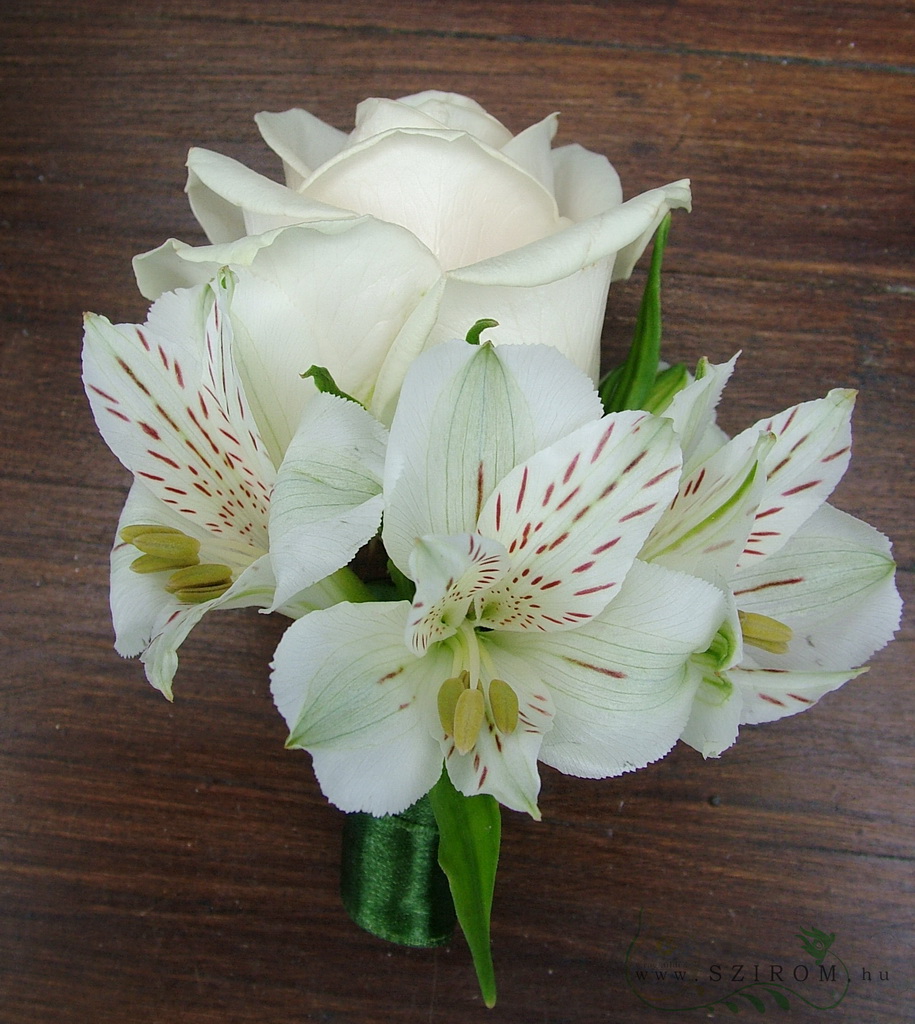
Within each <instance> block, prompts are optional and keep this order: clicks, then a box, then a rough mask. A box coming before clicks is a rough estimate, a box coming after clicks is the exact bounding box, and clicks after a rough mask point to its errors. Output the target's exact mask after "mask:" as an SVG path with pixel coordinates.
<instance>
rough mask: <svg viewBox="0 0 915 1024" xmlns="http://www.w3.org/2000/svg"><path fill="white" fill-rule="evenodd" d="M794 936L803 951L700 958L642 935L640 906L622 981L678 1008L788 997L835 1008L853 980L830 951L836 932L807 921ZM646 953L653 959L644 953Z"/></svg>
mask: <svg viewBox="0 0 915 1024" xmlns="http://www.w3.org/2000/svg"><path fill="white" fill-rule="evenodd" d="M795 938H797V939H800V941H801V949H802V953H801V954H797V953H796V952H795V953H793V954H791V955H789V956H788V957H787V958H786V959H785V960H784V961H782V962H780V963H766V964H760V963H747V964H736V963H735V964H721V963H710V964H704V963H702V962H700V961H697V959H696V957H695V956H693V955H691V954H686V953H685V951H684V950H683V949H681V948H680V947H679V946H678V945H677V944H676V943H675V942H672V941H671V940H669V939H665V938H662V939H658V940H655V941H653V942H650V943H649V942H646V941H644V940H643V939H642V913H641V911H640V912H639V924H638V930H637V931H636V934H635V938H634V939H633V940H632V942H631V943H630V945H629V949H628V950H627V952H626V983H627V984H628V985H629V988H630V989H632V991H633V992H634V993H635V995H636V996H638V998H639V999H640V1000H641V1001H642V1002H643V1003H646V1004H647V1005H648V1006H651V1007H653V1008H654V1009H656V1010H673V1011H678V1012H681V1013H682V1012H683V1011H684V1010H703V1009H709V1008H711V1007H713V1006H724V1007H725V1008H726V1009H728V1010H730V1011H731V1012H732V1013H739V1012H740V1010H741V1009H746V1008H747V1007H752V1008H753V1009H754V1010H756V1012H757V1013H765V1012H766V1009H767V1008H768V1007H769V1006H770V1005H775V1006H777V1007H778V1008H779V1009H781V1010H787V1009H790V1007H791V1001H792V1000H796V1001H799V1002H801V1003H804V1004H805V1005H806V1006H809V1007H811V1008H813V1009H816V1010H831V1009H833V1008H834V1007H836V1006H838V1005H839V1003H841V1002H842V1000H843V999H844V998H845V996H846V994H847V993H848V986H849V984H850V982H851V977H850V975H849V972H848V968H847V967H846V965H845V963H844V962H843V961H842V959H841V958H840V957H839V956H838V955H837V954H836V953H834V952H833V951H832V946H833V943H834V942H835V940H836V936H835V933H834V932H824V931H822V930H821V929H819V928H813V927H807V928H801V930H800V932H799V933H798V934H797V935H796V936H795ZM649 954H650V955H653V957H654V959H653V960H648V959H647V958H646V957H647V956H648V955H649ZM659 956H660V957H661V958H662V959H660V960H659V959H658V957H659Z"/></svg>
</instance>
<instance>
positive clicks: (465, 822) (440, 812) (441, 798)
mask: <svg viewBox="0 0 915 1024" xmlns="http://www.w3.org/2000/svg"><path fill="white" fill-rule="evenodd" d="M429 799H430V801H431V803H432V810H433V811H434V812H435V820H436V821H437V822H438V829H439V833H440V835H441V838H440V840H439V848H438V862H439V864H440V865H441V867H442V870H443V871H444V872H445V874H446V875H447V876H448V882H449V884H450V886H451V897H452V899H453V900H454V907H455V910H456V911H457V916H458V921H459V922H460V925H461V929H462V930H463V932H464V936H465V938H466V939H467V945H468V946H469V947H470V952H471V955H472V956H473V966H474V968H475V970H476V972H477V980H478V981H479V983H480V992H481V993H482V995H483V1000H484V1002H485V1003H486V1005H487V1006H488V1007H493V1006H495V1005H496V977H495V972H494V970H493V965H492V950H491V949H490V945H489V917H490V911H491V910H492V894H493V889H494V888H495V884H496V867H497V865H498V862H499V841H500V837H501V819H500V816H499V805H498V803H497V802H496V801H495V800H494V799H493V798H492V797H491V796H488V795H487V794H481V795H480V796H469V797H468V796H464V795H463V794H461V793H459V792H458V791H457V790H456V789H455V788H454V786H453V785H452V783H451V779H449V778H448V772H447V771H444V772H442V777H441V778H440V779H439V781H438V783H437V784H436V785H435V786H433V788H432V789H431V791H430V792H429Z"/></svg>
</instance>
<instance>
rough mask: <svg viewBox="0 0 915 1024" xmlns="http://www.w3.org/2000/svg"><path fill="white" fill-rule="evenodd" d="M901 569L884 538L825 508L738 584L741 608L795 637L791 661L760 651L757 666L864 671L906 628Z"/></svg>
mask: <svg viewBox="0 0 915 1024" xmlns="http://www.w3.org/2000/svg"><path fill="white" fill-rule="evenodd" d="M894 568H895V566H894V564H893V560H892V557H891V554H890V545H889V541H888V540H887V539H886V537H884V536H883V534H881V533H879V532H878V531H877V530H875V529H874V528H873V527H871V526H869V525H868V524H867V523H863V522H861V521H860V520H859V519H855V518H854V517H853V516H849V515H846V514H845V513H844V512H840V511H839V510H838V509H834V508H832V507H831V506H829V505H823V506H822V507H821V508H820V509H819V510H818V511H817V512H815V513H814V514H813V515H812V516H811V517H810V518H809V519H808V520H807V522H806V523H805V524H804V525H803V526H802V527H801V528H800V529H799V530H798V531H797V533H796V534H795V535H794V537H792V539H791V540H790V541H789V543H788V544H786V545H785V547H784V548H782V550H781V551H779V552H778V553H777V554H775V555H770V556H769V557H768V558H766V559H765V560H764V561H762V562H760V563H759V564H758V565H756V564H753V565H750V566H748V567H747V568H746V569H743V570H741V571H740V572H738V573H737V574H736V575H735V576H734V577H733V578H732V580H731V586H732V587H733V590H734V596H735V599H736V601H737V604H738V605H739V607H740V608H741V609H743V610H744V611H749V612H756V613H758V614H761V615H768V616H770V617H771V618H774V619H777V620H779V621H780V622H784V623H786V624H787V625H788V626H790V627H791V629H792V630H793V632H794V636H793V637H792V640H791V642H790V644H789V647H788V652H787V653H786V654H784V655H773V654H766V653H765V652H763V651H759V650H755V649H754V650H753V658H754V660H755V661H756V662H758V663H759V664H761V665H763V666H765V667H768V668H780V667H783V666H784V665H790V666H791V668H793V669H798V670H801V671H839V670H842V669H845V668H848V667H850V666H854V665H861V664H863V663H864V662H865V661H867V660H868V658H870V657H871V655H872V654H874V653H875V652H876V651H878V650H880V648H882V647H883V646H884V645H885V644H887V643H889V641H890V640H891V639H892V637H893V633H894V632H895V631H896V629H897V628H898V625H899V618H900V614H901V609H902V603H901V601H900V598H899V594H898V592H897V590H896V585H895V582H894Z"/></svg>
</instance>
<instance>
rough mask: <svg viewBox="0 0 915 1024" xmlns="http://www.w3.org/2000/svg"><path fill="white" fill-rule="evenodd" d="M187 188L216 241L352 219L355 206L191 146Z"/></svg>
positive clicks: (188, 159)
mask: <svg viewBox="0 0 915 1024" xmlns="http://www.w3.org/2000/svg"><path fill="white" fill-rule="evenodd" d="M187 167H188V178H187V185H186V187H185V191H186V192H187V195H188V200H189V202H190V204H191V209H192V210H193V211H194V216H195V217H196V218H197V220H198V221H200V225H201V227H202V228H203V230H204V231H206V233H207V237H208V238H209V239H210V241H211V242H231V241H233V240H234V239H236V238H241V237H242V236H243V235H259V234H262V233H263V232H265V231H270V230H272V229H273V228H279V227H284V226H285V225H287V224H300V223H302V222H303V221H313V220H350V219H352V218H353V217H354V216H355V215H354V214H353V212H352V211H351V210H345V209H339V208H338V207H335V206H332V205H328V204H326V203H321V202H319V201H317V200H315V199H311V198H308V197H306V196H303V195H300V194H299V193H298V192H293V191H292V189H288V188H285V187H284V186H283V185H279V184H277V183H276V182H275V181H271V180H270V179H269V178H265V177H264V176H263V175H261V174H258V173H257V172H256V171H252V170H250V169H249V168H247V167H245V165H244V164H240V163H239V162H238V161H237V160H233V159H231V157H227V156H222V155H221V154H220V153H213V152H211V151H210V150H207V149H196V148H195V149H192V150H191V151H190V153H189V154H188V158H187Z"/></svg>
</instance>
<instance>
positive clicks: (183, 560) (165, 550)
mask: <svg viewBox="0 0 915 1024" xmlns="http://www.w3.org/2000/svg"><path fill="white" fill-rule="evenodd" d="M130 543H131V544H133V546H134V547H135V548H139V549H140V551H142V552H143V554H144V555H155V556H156V557H157V558H168V559H171V562H172V565H173V567H174V568H175V569H180V568H182V567H183V566H185V565H196V564H197V563H198V562H199V561H200V559H199V558H198V557H197V556H198V552H199V551H200V541H199V540H197V539H195V538H194V537H187V536H185V534H183V533H141V534H140V535H139V536H137V537H134V538H133V540H132V541H131V542H130Z"/></svg>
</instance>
